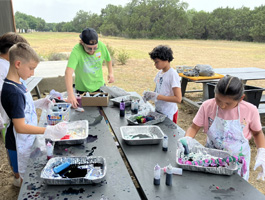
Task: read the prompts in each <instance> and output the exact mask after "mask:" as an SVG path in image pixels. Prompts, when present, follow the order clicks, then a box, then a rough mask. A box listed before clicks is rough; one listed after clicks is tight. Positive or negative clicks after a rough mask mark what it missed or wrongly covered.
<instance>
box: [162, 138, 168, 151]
mask: <svg viewBox="0 0 265 200" xmlns="http://www.w3.org/2000/svg"><path fill="white" fill-rule="evenodd" d="M167 149H168V137H167V135H164V137H163V148H162V150H163V151H167Z"/></svg>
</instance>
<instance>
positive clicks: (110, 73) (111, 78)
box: [107, 61, 114, 83]
mask: <svg viewBox="0 0 265 200" xmlns="http://www.w3.org/2000/svg"><path fill="white" fill-rule="evenodd" d="M107 66H108V82H109V83H114V74H113V68H112V61H107Z"/></svg>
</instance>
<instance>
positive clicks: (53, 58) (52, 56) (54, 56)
mask: <svg viewBox="0 0 265 200" xmlns="http://www.w3.org/2000/svg"><path fill="white" fill-rule="evenodd" d="M68 58H69V57H68V55H66V54H64V53H50V54H49V55H48V60H49V61H56V60H68Z"/></svg>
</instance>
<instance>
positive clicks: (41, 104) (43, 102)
mask: <svg viewBox="0 0 265 200" xmlns="http://www.w3.org/2000/svg"><path fill="white" fill-rule="evenodd" d="M53 105H54V102H53V101H51V100H50V96H49V95H48V96H46V97H45V98H42V99H38V100H36V101H34V106H35V108H40V109H42V110H48V109H49V108H51V107H52V106H53Z"/></svg>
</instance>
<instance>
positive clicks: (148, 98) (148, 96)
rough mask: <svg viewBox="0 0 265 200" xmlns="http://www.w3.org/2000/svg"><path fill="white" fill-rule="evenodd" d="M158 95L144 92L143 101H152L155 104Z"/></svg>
mask: <svg viewBox="0 0 265 200" xmlns="http://www.w3.org/2000/svg"><path fill="white" fill-rule="evenodd" d="M157 96H158V93H156V92H151V91H144V93H143V100H144V102H146V101H153V102H155V101H156V100H157Z"/></svg>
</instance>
